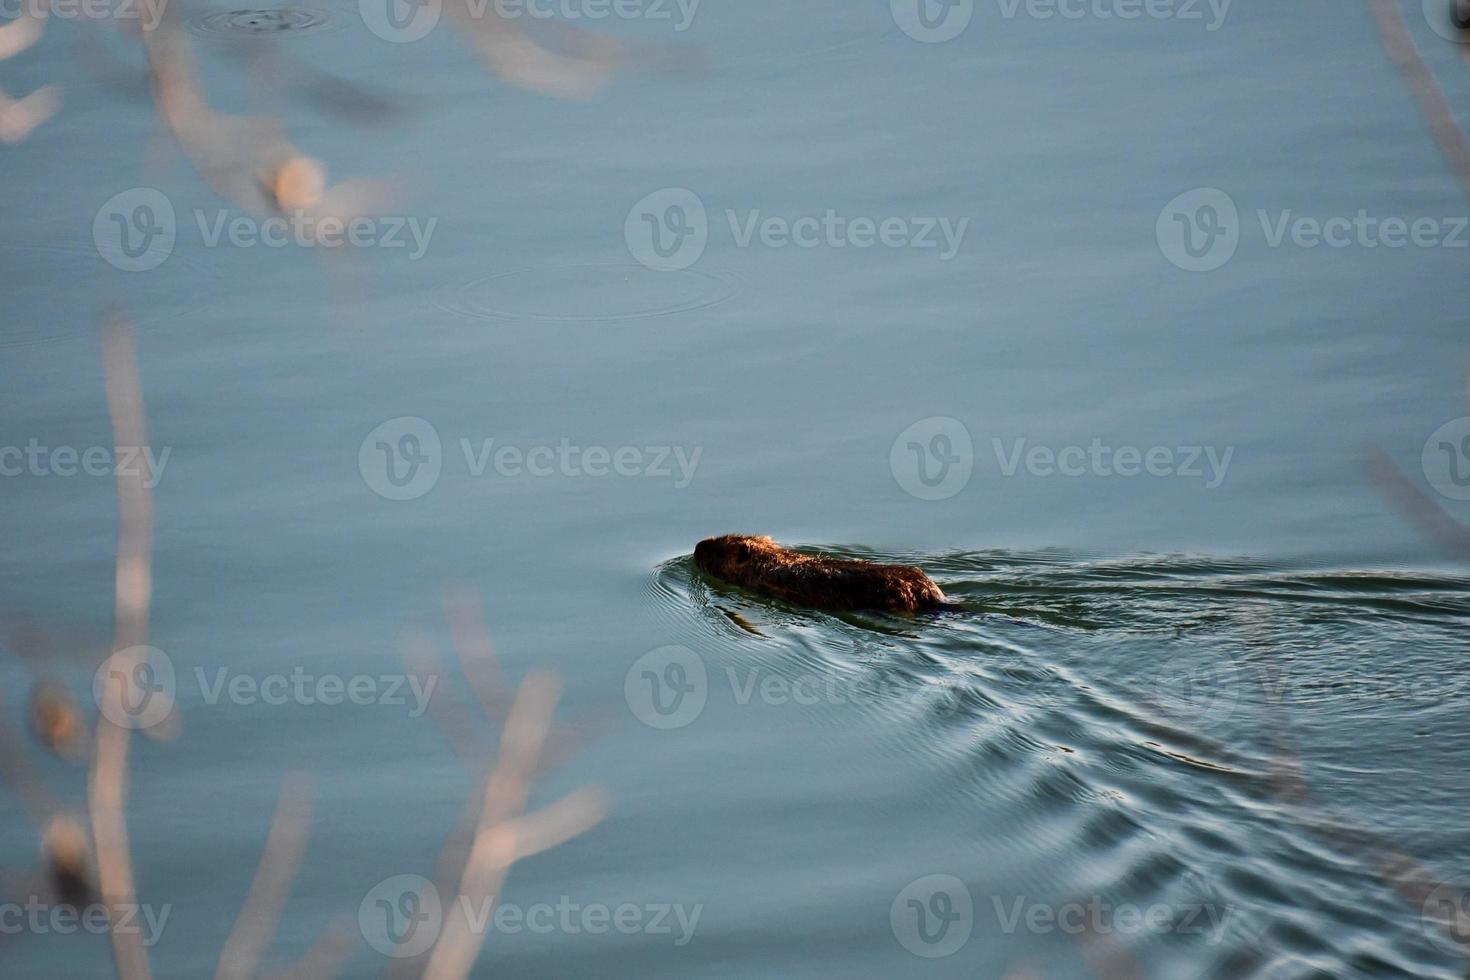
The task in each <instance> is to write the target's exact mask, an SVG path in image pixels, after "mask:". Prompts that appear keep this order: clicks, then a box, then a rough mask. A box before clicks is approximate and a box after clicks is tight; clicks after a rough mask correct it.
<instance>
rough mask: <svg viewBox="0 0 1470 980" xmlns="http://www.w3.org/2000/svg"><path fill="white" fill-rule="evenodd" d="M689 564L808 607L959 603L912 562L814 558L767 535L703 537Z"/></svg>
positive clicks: (915, 608) (928, 607) (894, 608)
mask: <svg viewBox="0 0 1470 980" xmlns="http://www.w3.org/2000/svg"><path fill="white" fill-rule="evenodd" d="M694 564H695V565H697V566H699V569H700V570H701V571H703V572H704V573H705V574H707V575H713V576H714V577H715V578H718V579H724V580H725V581H726V582H731V583H733V584H735V585H740V586H744V587H745V588H747V589H751V590H753V591H755V592H764V593H766V594H767V595H771V596H775V597H776V598H778V599H785V600H786V601H787V602H793V603H796V604H797V605H802V606H810V607H812V608H813V609H828V610H836V611H854V610H859V609H881V610H884V611H886V612H904V613H914V612H927V611H933V610H940V609H953V608H958V607H956V606H954V605H953V604H952V603H951V602H950V601H949V600H948V599H947V598H945V595H944V592H943V591H941V590H940V588H939V586H937V585H935V584H934V582H933V580H932V579H930V578H929V576H927V575H925V574H924V572H923V570H922V569H920V568H916V567H915V566H913V565H880V564H879V563H877V562H873V561H857V560H854V559H846V558H819V557H817V556H815V555H804V554H801V553H800V552H798V551H792V550H791V549H789V548H783V547H781V546H780V545H779V544H777V543H776V542H775V541H772V540H771V539H770V538H767V537H755V536H752V535H748V534H726V535H723V536H721V537H718V538H705V539H704V540H703V541H701V542H699V544H697V545H695V547H694Z"/></svg>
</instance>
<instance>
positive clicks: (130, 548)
mask: <svg viewBox="0 0 1470 980" xmlns="http://www.w3.org/2000/svg"><path fill="white" fill-rule="evenodd" d="M102 343H103V366H104V369H105V372H106V376H107V404H108V408H109V410H110V412H111V414H112V432H113V443H114V445H116V446H118V447H123V446H146V445H148V432H147V425H146V423H145V421H144V416H143V395H142V391H141V389H140V387H139V384H138V366H137V361H136V358H135V356H134V349H133V336H132V332H131V331H130V330H129V328H128V327H127V326H126V324H124V323H123V322H122V321H121V320H119V319H117V318H109V319H108V320H107V321H105V322H104V323H103V329H102ZM117 499H118V534H117V575H116V601H115V610H114V616H113V633H114V636H113V649H114V650H115V651H117V653H118V655H120V656H123V657H125V658H127V657H131V658H133V662H132V663H124V664H121V665H120V666H121V668H122V669H123V670H124V671H125V672H131V669H132V667H133V666H136V664H137V663H138V662H140V661H139V659H138V655H137V654H136V652H130V651H134V648H136V647H138V646H140V645H142V644H143V643H146V642H147V639H148V608H149V597H150V593H151V590H152V570H151V566H150V556H151V554H152V542H153V504H152V498H151V496H150V493H149V489H148V486H147V484H145V483H144V482H143V475H142V472H141V471H139V470H136V469H129V468H128V467H118V469H117ZM103 698H104V699H108V700H110V701H111V703H112V706H113V707H114V708H115V709H116V711H115V712H111V714H112V717H113V718H116V717H120V716H121V715H120V714H119V712H121V711H122V707H123V691H122V685H113V684H108V685H104V686H103ZM109 713H110V712H108V711H103V712H102V713H101V716H100V717H99V718H98V719H97V749H96V752H95V753H94V754H93V757H92V771H91V777H90V780H89V786H88V801H89V808H90V811H91V818H92V835H93V839H94V842H95V851H96V860H97V879H98V885H99V887H100V889H101V892H102V899H103V902H104V903H105V904H106V906H107V908H108V910H109V914H114V915H115V914H117V913H118V911H119V910H120V909H124V908H127V907H130V906H131V905H133V904H134V897H135V888H134V884H133V863H132V856H131V855H130V853H129V850H128V828H127V819H126V816H125V813H124V810H125V808H126V805H127V770H128V736H129V731H128V729H126V728H124V727H122V726H121V725H119V724H117V723H116V722H114V721H113V720H111V718H109V717H108V715H109ZM109 935H110V936H111V937H112V955H113V962H114V965H115V966H116V967H117V972H118V976H119V977H121V978H122V980H148V978H150V977H151V976H152V970H151V969H150V967H149V964H148V951H147V949H146V947H144V945H143V942H142V936H141V934H140V933H139V932H137V931H136V930H123V929H111V930H109Z"/></svg>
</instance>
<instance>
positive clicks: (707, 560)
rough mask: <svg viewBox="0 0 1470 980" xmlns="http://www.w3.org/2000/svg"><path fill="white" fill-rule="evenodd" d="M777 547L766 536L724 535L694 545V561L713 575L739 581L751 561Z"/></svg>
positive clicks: (774, 550)
mask: <svg viewBox="0 0 1470 980" xmlns="http://www.w3.org/2000/svg"><path fill="white" fill-rule="evenodd" d="M780 550H781V546H780V545H778V544H776V542H774V541H772V540H771V539H770V538H767V537H755V536H753V535H749V534H724V535H721V536H720V537H718V538H705V539H704V540H703V541H701V542H699V544H697V545H695V546H694V564H695V565H697V566H699V569H700V571H702V572H704V573H705V574H707V575H713V576H714V577H715V578H722V579H729V580H732V581H739V580H740V579H741V575H742V572H743V570H744V569H746V568H748V567H749V566H750V564H751V563H752V562H755V561H759V560H761V559H763V558H766V557H769V556H770V555H772V554H774V553H775V552H777V551H780Z"/></svg>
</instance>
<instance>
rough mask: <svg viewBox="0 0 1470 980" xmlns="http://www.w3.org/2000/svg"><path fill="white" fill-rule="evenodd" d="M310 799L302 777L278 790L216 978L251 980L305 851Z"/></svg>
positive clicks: (305, 781) (309, 785)
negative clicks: (277, 797)
mask: <svg viewBox="0 0 1470 980" xmlns="http://www.w3.org/2000/svg"><path fill="white" fill-rule="evenodd" d="M311 796H312V790H311V784H310V783H309V782H308V781H307V780H306V779H304V778H301V777H288V778H287V780H286V782H285V784H284V785H283V786H282V787H281V797H280V800H279V802H278V803H277V804H276V815H275V817H273V818H272V820H271V829H270V834H269V835H268V836H267V837H266V841H265V850H264V851H263V852H262V853H261V855H260V864H259V866H258V867H257V868H256V869H255V879H254V880H253V881H252V882H251V883H250V892H249V894H247V895H246V898H245V905H244V907H243V908H241V909H240V915H239V917H238V918H237V919H236V920H235V928H234V931H232V932H231V933H230V938H229V939H228V940H226V941H225V946H224V949H223V951H222V952H221V953H220V958H219V965H218V967H216V969H215V972H214V977H215V980H250V978H251V977H253V976H255V971H256V967H257V965H258V964H259V963H260V958H261V955H262V954H263V953H264V952H265V950H266V948H267V947H268V946H270V942H271V938H272V937H273V936H274V935H275V932H276V926H277V925H278V924H279V923H280V919H281V912H282V910H283V909H284V908H285V905H286V898H287V896H288V895H290V893H291V882H292V881H293V880H295V878H296V869H297V868H298V867H299V866H300V864H301V856H302V854H304V853H305V851H306V838H307V834H308V833H309V831H310V829H311Z"/></svg>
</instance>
